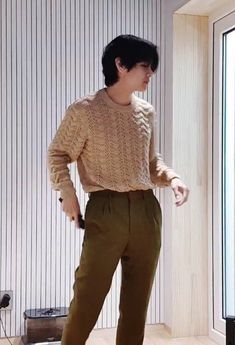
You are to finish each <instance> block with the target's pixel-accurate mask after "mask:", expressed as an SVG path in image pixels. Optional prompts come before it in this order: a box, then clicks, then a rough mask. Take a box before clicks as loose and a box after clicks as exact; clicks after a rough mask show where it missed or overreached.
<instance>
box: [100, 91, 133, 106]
mask: <svg viewBox="0 0 235 345" xmlns="http://www.w3.org/2000/svg"><path fill="white" fill-rule="evenodd" d="M99 94H100V96H101V98H102V99H103V100H104V102H105V103H106V104H107V105H109V106H110V107H112V108H114V109H116V110H121V111H124V112H129V111H133V110H134V109H135V106H136V97H135V95H134V94H132V95H131V103H130V104H128V105H121V104H118V103H116V102H114V101H113V100H112V99H111V98H110V96H109V95H108V93H107V87H104V88H103V89H100V90H99Z"/></svg>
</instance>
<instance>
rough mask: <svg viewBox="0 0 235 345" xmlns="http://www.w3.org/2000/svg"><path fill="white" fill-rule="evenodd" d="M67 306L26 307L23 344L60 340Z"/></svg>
mask: <svg viewBox="0 0 235 345" xmlns="http://www.w3.org/2000/svg"><path fill="white" fill-rule="evenodd" d="M67 315H68V308H66V307H60V308H45V309H28V310H25V312H24V313H23V316H24V320H25V323H24V329H25V331H24V333H25V334H24V336H23V337H22V340H23V343H24V344H27V345H28V344H35V343H43V342H46V343H48V342H55V341H60V340H61V337H62V332H63V327H64V324H65V321H66V318H67Z"/></svg>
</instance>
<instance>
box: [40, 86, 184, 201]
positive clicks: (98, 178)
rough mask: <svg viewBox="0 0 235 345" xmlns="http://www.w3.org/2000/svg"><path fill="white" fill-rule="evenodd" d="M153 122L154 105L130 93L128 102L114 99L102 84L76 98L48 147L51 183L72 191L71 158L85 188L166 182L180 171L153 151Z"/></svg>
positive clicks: (135, 186)
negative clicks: (171, 166)
mask: <svg viewBox="0 0 235 345" xmlns="http://www.w3.org/2000/svg"><path fill="white" fill-rule="evenodd" d="M155 121H156V114H155V110H154V108H153V106H152V105H151V104H150V103H148V102H147V101H145V100H143V99H141V98H139V97H137V96H136V95H134V94H132V100H131V103H130V104H129V105H120V104H117V103H115V102H114V101H113V100H112V99H111V98H110V97H109V96H108V94H107V92H106V88H103V89H100V90H99V91H97V92H93V93H90V94H89V95H87V96H84V97H82V98H80V99H78V100H76V101H75V102H74V103H72V104H71V105H70V106H69V107H68V108H67V110H66V112H65V116H64V118H63V120H62V122H61V124H60V126H59V129H58V130H57V132H56V134H55V137H54V139H53V141H52V142H51V144H50V146H49V149H48V156H47V158H48V160H47V161H48V168H49V173H50V180H51V183H52V188H53V189H55V190H59V191H60V192H61V195H62V196H63V195H64V194H65V193H75V189H74V186H73V183H72V181H71V178H70V173H69V169H68V164H69V163H72V162H74V161H77V168H78V173H79V176H80V181H81V184H82V186H83V189H84V191H85V192H92V191H97V190H102V189H111V190H116V191H120V192H124V191H129V190H137V189H143V190H146V189H151V188H154V187H155V186H159V187H164V186H168V185H170V180H171V179H172V178H173V177H179V176H178V175H177V174H176V173H175V172H174V171H173V170H172V169H170V168H168V167H167V166H166V164H165V163H164V162H163V160H162V157H161V155H160V154H158V153H156V152H155V146H156V145H155V141H154V140H155V133H154V130H155Z"/></svg>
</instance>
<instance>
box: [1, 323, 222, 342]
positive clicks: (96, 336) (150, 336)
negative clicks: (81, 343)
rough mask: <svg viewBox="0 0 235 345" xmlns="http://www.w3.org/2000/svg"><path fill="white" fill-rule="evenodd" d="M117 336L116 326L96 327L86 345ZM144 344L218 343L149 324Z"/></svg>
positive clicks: (107, 340) (111, 339) (113, 338)
mask: <svg viewBox="0 0 235 345" xmlns="http://www.w3.org/2000/svg"><path fill="white" fill-rule="evenodd" d="M115 336H116V329H115V328H112V329H105V330H103V329H102V330H97V329H96V330H93V331H92V332H91V334H90V337H89V339H88V341H87V344H86V345H115ZM11 342H12V343H13V344H14V345H21V344H22V343H21V342H20V340H19V338H18V339H17V338H15V339H14V338H11ZM44 344H46V343H44ZM51 344H53V343H51ZM54 344H55V343H54ZM57 344H59V343H57ZM0 345H9V342H8V341H7V339H0ZM144 345H216V343H215V342H213V341H212V340H210V339H209V338H208V337H206V336H198V337H185V338H171V336H170V335H169V333H168V332H167V331H166V329H165V328H164V326H163V325H162V326H161V325H153V326H150V325H147V326H146V328H145V339H144Z"/></svg>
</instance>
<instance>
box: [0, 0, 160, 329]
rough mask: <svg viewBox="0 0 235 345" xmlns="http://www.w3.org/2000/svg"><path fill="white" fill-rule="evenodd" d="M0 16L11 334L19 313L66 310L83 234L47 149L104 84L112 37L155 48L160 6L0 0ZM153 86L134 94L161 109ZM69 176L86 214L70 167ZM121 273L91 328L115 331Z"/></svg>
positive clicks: (1, 269) (5, 280) (1, 282)
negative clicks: (72, 107)
mask: <svg viewBox="0 0 235 345" xmlns="http://www.w3.org/2000/svg"><path fill="white" fill-rule="evenodd" d="M0 11H1V12H0V15H1V24H0V37H1V51H0V78H1V84H0V111H1V138H0V140H1V149H0V155H1V156H0V162H1V167H0V168H1V184H0V200H1V207H0V222H1V232H0V241H1V242H0V250H1V252H0V255H1V256H0V258H1V265H0V290H13V310H12V311H5V312H4V311H3V312H1V317H2V320H3V323H4V326H5V328H6V331H7V334H8V335H9V336H14V335H20V334H23V311H24V310H26V309H32V308H46V307H59V306H68V305H69V301H70V299H71V297H72V284H73V279H74V270H75V268H76V266H77V265H79V258H80V254H81V248H82V241H83V232H82V231H78V230H75V229H74V225H73V224H71V223H70V222H69V221H67V220H66V217H65V216H64V214H63V213H62V212H61V210H60V205H59V203H58V195H57V193H55V192H53V191H51V187H50V183H49V178H48V173H47V167H46V152H47V148H48V145H49V144H50V142H51V139H52V138H53V136H54V134H55V132H56V129H57V128H58V126H59V124H60V122H61V120H62V117H63V116H64V112H65V109H66V108H67V106H68V105H69V104H70V103H71V102H73V101H74V100H75V99H76V98H79V97H81V96H83V95H85V94H87V93H89V92H91V91H95V90H98V89H100V88H101V87H103V86H104V82H103V75H102V66H101V56H102V51H103V48H104V46H105V45H106V44H107V43H108V42H109V41H110V40H111V39H113V38H114V37H116V36H117V35H119V34H121V33H123V34H124V33H132V34H135V35H138V36H141V37H144V38H147V39H149V40H151V41H153V42H155V43H157V44H158V45H159V43H160V31H159V30H160V0H113V1H108V0H86V1H85V0H70V1H64V0H50V1H47V0H34V1H30V0H1V1H0ZM160 83H161V80H160V73H158V74H157V76H155V77H154V78H153V80H152V82H151V85H150V86H149V88H148V90H147V91H146V92H145V93H138V92H137V93H136V94H137V95H138V96H140V97H142V98H144V99H146V100H148V101H150V102H151V103H152V104H153V105H154V106H155V107H156V109H157V112H158V113H159V110H160V109H161V104H160ZM158 120H159V121H158V124H159V127H158V128H160V118H159V119H158ZM159 138H160V133H159V130H158V137H157V142H158V143H159V144H160V140H159ZM71 176H72V179H73V180H74V182H75V185H76V187H77V191H78V195H79V200H80V203H81V210H82V212H83V213H84V210H85V205H86V202H87V195H86V194H85V193H84V192H83V190H82V187H81V185H80V183H79V177H78V176H77V173H76V167H75V165H72V166H71ZM120 273H121V269H120V265H119V266H118V268H117V271H116V273H115V275H114V277H113V284H112V287H111V290H110V292H109V294H108V296H107V298H106V300H105V303H104V307H103V310H102V312H101V314H100V316H99V319H98V321H97V324H96V326H95V327H96V328H106V327H115V326H116V325H117V318H118V305H119V290H120V281H121V278H120ZM159 279H160V276H159V269H158V271H157V275H156V278H155V281H154V286H153V291H152V295H151V300H150V305H149V310H148V317H147V323H158V322H159V310H160V308H159V299H160V293H159V292H160V285H159ZM0 336H4V334H3V332H2V330H1V333H0Z"/></svg>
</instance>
